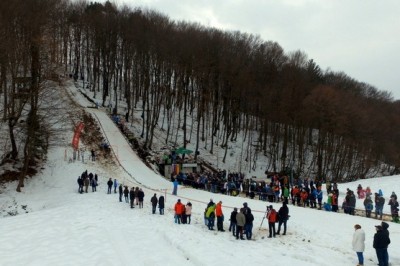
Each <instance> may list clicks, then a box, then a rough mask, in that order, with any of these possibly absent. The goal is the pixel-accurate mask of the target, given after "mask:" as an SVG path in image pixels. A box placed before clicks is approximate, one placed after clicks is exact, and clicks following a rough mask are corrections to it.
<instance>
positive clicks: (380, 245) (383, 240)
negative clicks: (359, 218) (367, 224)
mask: <svg viewBox="0 0 400 266" xmlns="http://www.w3.org/2000/svg"><path fill="white" fill-rule="evenodd" d="M388 228H389V224H388V223H386V222H382V223H381V224H380V225H376V226H375V229H376V233H375V235H374V242H373V248H374V249H375V252H376V257H377V259H378V265H379V266H389V254H388V251H387V249H388V246H389V244H390V237H389V230H388ZM354 230H355V231H354V233H353V240H352V246H353V250H354V251H355V252H356V254H357V259H358V264H357V266H363V265H364V254H363V253H364V251H365V232H364V230H363V229H362V228H361V225H359V224H356V225H354Z"/></svg>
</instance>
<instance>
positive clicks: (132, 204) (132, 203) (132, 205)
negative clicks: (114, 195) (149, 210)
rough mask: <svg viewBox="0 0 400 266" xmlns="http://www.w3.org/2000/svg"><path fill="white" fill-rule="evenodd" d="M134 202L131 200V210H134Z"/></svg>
mask: <svg viewBox="0 0 400 266" xmlns="http://www.w3.org/2000/svg"><path fill="white" fill-rule="evenodd" d="M134 205H135V201H134V200H133V199H131V209H133V208H135V206H134Z"/></svg>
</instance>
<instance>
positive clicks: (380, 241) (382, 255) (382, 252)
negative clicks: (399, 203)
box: [373, 222, 390, 266]
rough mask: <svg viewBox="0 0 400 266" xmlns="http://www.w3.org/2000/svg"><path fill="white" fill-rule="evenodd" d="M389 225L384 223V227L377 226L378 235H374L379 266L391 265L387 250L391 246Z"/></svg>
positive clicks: (374, 245)
mask: <svg viewBox="0 0 400 266" xmlns="http://www.w3.org/2000/svg"><path fill="white" fill-rule="evenodd" d="M388 227H389V225H388V224H387V223H385V222H382V225H376V226H375V228H376V233H375V235H374V244H373V247H374V249H375V250H376V257H377V258H378V262H379V264H378V265H379V266H388V265H389V254H388V252H387V248H388V246H389V244H390V238H389V231H388V230H387V228H388Z"/></svg>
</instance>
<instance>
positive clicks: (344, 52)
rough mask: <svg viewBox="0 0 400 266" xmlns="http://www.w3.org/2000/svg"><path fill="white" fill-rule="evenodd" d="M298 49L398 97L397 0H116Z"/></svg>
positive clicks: (399, 40)
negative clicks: (253, 35)
mask: <svg viewBox="0 0 400 266" xmlns="http://www.w3.org/2000/svg"><path fill="white" fill-rule="evenodd" d="M116 3H117V4H119V5H122V4H127V5H130V6H132V7H142V8H149V9H154V10H157V11H158V12H160V13H163V14H165V15H167V16H168V17H169V18H170V19H172V20H185V21H189V22H198V23H200V24H202V25H205V26H210V27H215V28H219V29H222V30H239V31H241V32H247V33H251V34H255V35H260V36H261V38H262V39H263V40H265V41H275V42H278V43H279V44H280V45H281V46H282V48H283V49H284V50H285V51H286V52H290V51H295V50H301V51H303V52H305V53H306V54H307V55H308V57H309V59H314V61H315V62H316V63H317V64H318V65H319V66H320V67H321V68H322V69H323V70H326V69H327V68H330V69H332V70H333V71H343V72H345V73H346V74H347V75H349V76H350V77H352V78H354V79H356V80H358V81H362V82H365V83H368V84H371V85H373V86H375V87H376V88H378V89H379V90H386V91H389V92H392V95H393V97H394V98H395V99H400V71H399V62H400V51H399V49H400V0H384V1H382V0H264V1H263V0H246V1H244V0H196V1H194V0H116Z"/></svg>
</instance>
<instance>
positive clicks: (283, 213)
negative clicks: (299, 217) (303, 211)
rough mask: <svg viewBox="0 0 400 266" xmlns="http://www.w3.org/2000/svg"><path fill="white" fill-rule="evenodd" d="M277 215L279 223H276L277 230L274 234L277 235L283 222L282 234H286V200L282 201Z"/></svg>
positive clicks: (287, 210) (287, 217)
mask: <svg viewBox="0 0 400 266" xmlns="http://www.w3.org/2000/svg"><path fill="white" fill-rule="evenodd" d="M278 217H279V224H278V232H276V234H277V235H279V234H280V232H281V225H282V224H283V235H286V224H287V220H288V219H289V208H288V206H287V204H286V202H283V204H282V207H281V208H280V209H279V211H278Z"/></svg>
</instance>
